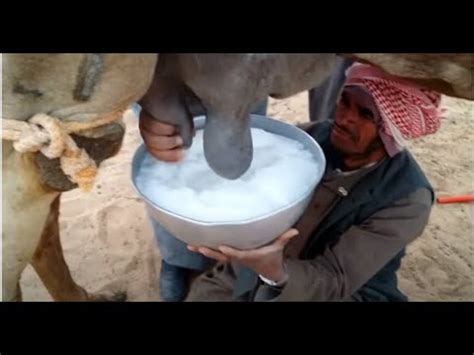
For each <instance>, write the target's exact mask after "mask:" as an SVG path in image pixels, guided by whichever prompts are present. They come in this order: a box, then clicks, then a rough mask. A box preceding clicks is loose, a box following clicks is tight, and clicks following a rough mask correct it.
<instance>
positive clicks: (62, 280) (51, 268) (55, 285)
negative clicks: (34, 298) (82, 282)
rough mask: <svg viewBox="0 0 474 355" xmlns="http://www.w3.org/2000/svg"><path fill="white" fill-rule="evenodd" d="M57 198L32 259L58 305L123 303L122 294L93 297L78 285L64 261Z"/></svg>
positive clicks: (58, 199)
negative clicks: (103, 302)
mask: <svg viewBox="0 0 474 355" xmlns="http://www.w3.org/2000/svg"><path fill="white" fill-rule="evenodd" d="M59 206H60V197H59V196H58V197H57V198H56V199H55V200H54V201H53V203H52V204H51V209H50V212H49V216H48V219H47V221H46V225H45V228H44V229H43V233H42V235H41V240H40V242H39V244H38V246H37V248H36V251H35V253H34V255H33V259H32V261H31V264H32V265H33V267H34V269H35V271H36V272H37V274H38V276H39V277H40V279H41V281H42V282H43V284H44V285H45V287H46V288H47V289H48V292H49V293H50V294H51V297H53V299H54V300H55V301H122V300H124V299H125V296H124V295H123V294H117V295H113V296H111V297H108V296H105V295H90V294H88V293H87V291H86V290H84V289H83V288H82V287H80V286H79V285H78V284H76V283H75V282H74V280H73V278H72V276H71V272H70V271H69V268H68V266H67V264H66V261H65V260H64V255H63V249H62V246H61V240H60V236H59Z"/></svg>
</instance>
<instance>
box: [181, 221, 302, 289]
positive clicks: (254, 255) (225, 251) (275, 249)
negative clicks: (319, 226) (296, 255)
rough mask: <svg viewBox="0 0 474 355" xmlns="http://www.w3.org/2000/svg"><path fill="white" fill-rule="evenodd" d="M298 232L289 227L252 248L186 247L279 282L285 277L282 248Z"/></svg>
mask: <svg viewBox="0 0 474 355" xmlns="http://www.w3.org/2000/svg"><path fill="white" fill-rule="evenodd" d="M298 233H299V232H298V231H297V230H296V229H290V230H288V231H287V232H285V233H283V234H282V235H281V236H280V237H278V239H277V240H275V241H274V242H273V243H272V244H270V245H266V246H264V247H261V248H258V249H253V250H239V249H234V248H231V247H228V246H220V247H218V250H213V249H209V248H206V247H201V246H192V245H188V249H189V250H191V251H194V252H196V253H201V254H203V255H204V256H207V257H208V258H212V259H215V260H217V261H220V262H231V261H235V262H238V263H240V264H242V265H244V266H246V267H248V268H250V269H252V270H253V271H255V272H256V273H257V274H259V275H262V276H263V277H265V278H267V279H269V280H272V281H275V282H279V281H281V280H283V279H284V278H285V268H284V265H283V250H284V248H285V246H286V244H288V242H289V241H290V240H291V239H292V238H294V237H295V236H297V235H298Z"/></svg>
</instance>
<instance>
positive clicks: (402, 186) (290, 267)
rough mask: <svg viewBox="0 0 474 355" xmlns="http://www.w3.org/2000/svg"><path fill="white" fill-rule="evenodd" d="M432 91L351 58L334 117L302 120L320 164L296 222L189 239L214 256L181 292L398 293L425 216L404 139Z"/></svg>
mask: <svg viewBox="0 0 474 355" xmlns="http://www.w3.org/2000/svg"><path fill="white" fill-rule="evenodd" d="M439 101H440V96H439V95H437V94H435V93H432V92H429V91H426V90H423V89H419V88H415V87H413V86H410V85H408V84H406V83H404V82H401V81H399V80H395V79H394V78H392V77H390V76H389V75H387V74H386V73H384V72H382V71H380V70H378V69H376V68H372V67H369V66H366V65H355V66H353V67H352V68H351V69H350V71H349V73H348V78H347V81H346V84H345V86H344V89H343V93H342V96H341V99H340V101H339V103H338V106H337V109H336V113H335V121H334V122H330V121H328V122H321V123H316V124H313V125H310V126H308V127H306V130H307V131H308V133H309V134H311V135H312V136H313V137H314V138H315V139H316V140H317V141H318V142H319V143H320V145H321V146H322V148H323V150H324V152H325V155H326V159H327V168H326V171H325V174H324V177H323V180H322V182H321V184H320V185H319V186H318V187H317V188H316V190H315V193H314V196H313V199H312V202H311V203H310V205H309V206H308V208H307V210H306V211H305V213H304V214H303V216H302V217H301V218H300V220H299V221H298V223H297V224H296V226H295V229H291V230H289V231H287V232H286V233H284V234H283V235H281V236H280V237H278V238H277V239H276V240H275V241H274V242H273V243H271V244H270V245H267V246H264V247H262V248H258V249H256V250H249V251H241V250H235V249H232V248H230V247H226V246H221V247H219V248H218V250H211V249H208V248H205V247H201V246H189V249H190V250H192V251H195V252H197V253H200V254H202V255H205V256H207V257H209V258H213V259H215V260H217V261H219V263H218V264H217V265H216V266H215V267H214V268H213V269H212V270H211V271H209V272H207V273H206V274H204V275H201V276H200V277H199V278H197V279H196V281H195V282H194V284H193V286H192V289H191V292H190V295H189V297H188V299H189V300H191V301H206V300H208V301H218V300H229V301H231V300H235V301H349V300H351V301H404V300H406V299H407V298H406V296H405V295H403V294H402V293H401V292H400V290H399V289H398V287H397V277H396V272H397V270H398V269H399V267H400V262H401V258H402V257H403V255H404V248H405V246H406V245H407V244H408V243H409V242H411V241H413V240H414V239H415V238H416V237H417V236H419V235H420V234H421V233H422V231H423V229H424V227H425V226H426V224H427V221H428V217H429V214H430V210H431V206H432V203H433V190H432V188H431V186H430V184H429V182H428V181H427V179H426V177H425V176H424V174H423V172H422V171H421V169H420V168H419V166H418V165H417V163H416V162H415V160H414V159H413V157H412V156H411V155H410V154H409V153H408V152H407V151H406V150H405V149H404V141H403V140H404V139H407V138H416V137H418V136H421V135H425V134H429V133H433V132H435V131H436V130H437V129H438V128H439V114H438V109H437V107H438V104H439ZM167 129H168V133H169V134H170V135H173V133H172V130H174V129H173V127H170V126H167ZM179 151H180V149H179V148H178V149H174V153H173V154H174V156H175V158H176V159H178V158H179ZM163 153H165V152H163ZM166 153H168V154H169V151H168V152H166ZM298 233H299V235H298Z"/></svg>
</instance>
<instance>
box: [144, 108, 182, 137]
mask: <svg viewBox="0 0 474 355" xmlns="http://www.w3.org/2000/svg"><path fill="white" fill-rule="evenodd" d="M139 126H140V130H145V131H148V132H150V133H151V134H156V135H160V136H173V135H175V134H176V133H178V129H177V127H176V126H174V125H172V124H168V123H164V122H160V121H158V120H157V119H154V118H153V117H152V116H151V115H149V114H148V113H147V112H146V111H144V110H142V111H141V112H140V119H139Z"/></svg>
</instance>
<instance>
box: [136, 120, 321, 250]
mask: <svg viewBox="0 0 474 355" xmlns="http://www.w3.org/2000/svg"><path fill="white" fill-rule="evenodd" d="M251 120H252V123H251V124H252V127H255V128H261V129H264V130H266V131H268V132H271V133H274V134H278V135H281V136H284V137H287V138H291V139H293V140H296V141H298V142H301V143H302V144H303V145H304V147H305V148H306V149H308V150H309V151H310V152H311V153H312V154H313V156H314V157H315V159H316V161H317V163H318V165H319V166H320V169H318V172H316V173H315V176H314V180H313V183H312V184H311V185H308V189H307V190H306V192H305V194H304V195H303V196H301V197H300V198H299V199H297V200H295V201H294V202H292V203H291V204H289V205H287V206H285V207H283V208H280V209H278V210H275V211H273V212H271V213H268V214H266V215H262V216H259V217H256V218H252V219H247V220H242V221H238V222H215V223H213V222H201V221H198V220H194V219H192V218H188V217H185V216H181V215H178V214H176V213H173V212H170V211H168V210H166V209H164V208H162V207H160V206H158V205H157V204H155V203H154V202H152V201H151V200H150V199H148V198H147V196H146V195H144V194H143V193H142V192H141V191H140V189H139V188H138V186H137V184H136V177H137V173H138V170H139V167H140V165H141V163H142V161H143V159H144V158H145V156H146V155H147V154H148V153H147V152H146V149H145V147H144V145H141V146H140V147H139V148H138V149H137V151H136V152H135V155H134V157H133V163H132V164H133V165H132V182H133V186H134V187H135V190H136V191H137V193H138V195H139V196H140V197H141V198H142V199H143V200H144V201H145V202H146V206H147V209H148V211H149V214H150V216H151V217H152V218H153V219H155V220H156V221H157V222H158V223H159V224H160V225H161V226H163V227H164V228H165V229H166V230H167V231H168V232H169V233H171V234H172V235H174V236H175V237H176V238H178V239H180V240H181V241H183V242H185V243H187V244H191V245H200V246H207V247H210V248H215V247H217V246H219V245H228V246H231V247H234V248H238V249H253V248H257V247H260V246H263V245H265V244H268V243H270V242H271V241H273V240H274V239H275V238H277V237H278V236H279V235H281V234H282V233H283V232H285V231H286V230H288V229H289V228H291V227H292V226H293V225H294V224H295V223H296V221H297V220H298V219H299V218H300V216H301V215H302V213H303V212H304V210H305V209H306V207H307V206H308V203H309V201H310V200H311V197H312V194H313V191H314V189H315V187H316V186H317V185H318V184H319V182H320V181H321V178H322V176H323V173H324V170H325V166H326V159H325V157H324V153H323V151H322V149H321V147H320V146H319V144H318V143H317V142H316V141H315V140H314V139H313V138H312V137H311V136H310V135H308V134H307V133H306V132H304V131H303V130H301V129H299V128H297V127H295V126H293V125H290V124H287V123H283V122H281V121H277V120H274V119H270V118H268V117H265V116H258V115H252V117H251ZM204 122H205V117H204V116H200V117H197V118H195V120H194V124H195V127H196V129H202V128H203V127H204ZM183 203H185V201H183Z"/></svg>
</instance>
